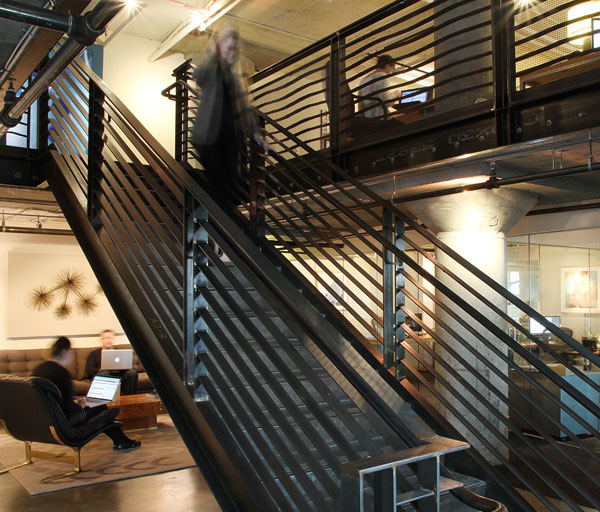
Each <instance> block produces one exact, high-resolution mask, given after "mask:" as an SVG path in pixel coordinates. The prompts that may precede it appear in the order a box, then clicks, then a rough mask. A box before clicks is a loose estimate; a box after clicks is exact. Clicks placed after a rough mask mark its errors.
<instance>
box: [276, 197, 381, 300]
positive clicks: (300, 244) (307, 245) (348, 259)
mask: <svg viewBox="0 0 600 512" xmlns="http://www.w3.org/2000/svg"><path fill="white" fill-rule="evenodd" d="M267 202H268V203H269V204H270V201H269V200H268V199H267ZM275 208H276V207H275ZM273 222H275V224H276V225H277V226H279V227H280V229H281V230H282V232H283V233H284V234H285V235H288V236H289V237H290V238H291V242H293V244H295V247H299V248H301V249H303V251H304V254H312V252H311V251H310V249H311V248H316V250H318V251H319V253H320V254H322V255H323V256H324V257H325V260H326V261H327V262H328V263H329V264H331V265H332V266H333V267H334V268H327V265H325V264H320V263H318V264H319V265H320V268H322V269H323V270H324V271H325V272H326V273H328V275H329V276H330V277H332V278H333V279H334V281H335V282H338V279H337V278H335V271H336V270H337V271H338V272H341V273H344V275H345V277H346V278H347V279H349V280H350V281H351V282H352V284H353V285H354V286H356V287H357V288H358V289H359V290H360V292H361V293H363V294H364V295H366V296H367V298H368V299H369V300H371V301H372V302H374V304H375V306H376V307H379V308H383V303H382V302H381V300H380V299H378V298H377V297H375V296H374V295H373V294H372V292H370V291H369V290H368V289H367V288H365V287H364V285H363V284H362V282H361V281H359V280H358V279H357V278H356V277H355V276H354V275H352V277H350V273H348V272H346V271H345V270H344V268H343V267H342V266H341V265H340V264H339V263H338V261H337V258H335V257H332V256H331V255H330V254H328V253H327V252H326V251H325V247H321V246H320V245H318V244H311V243H310V242H308V243H303V242H301V241H300V239H299V238H297V237H296V236H294V235H293V233H292V232H291V231H289V230H287V229H286V228H284V227H283V226H282V225H281V224H280V223H279V221H278V220H277V219H274V218H273ZM271 233H273V236H276V237H277V239H278V240H279V241H280V243H282V244H284V245H286V246H287V247H288V248H290V249H291V248H293V247H294V245H291V244H290V242H286V241H285V240H283V238H282V237H281V236H279V235H278V234H276V233H275V232H273V231H271ZM339 254H340V255H341V256H342V259H343V261H345V262H348V263H354V264H357V263H356V260H355V259H354V258H351V257H349V256H348V255H344V254H343V253H341V251H340V253H339ZM313 258H314V256H313ZM296 259H297V260H298V262H299V263H300V264H303V258H296ZM301 260H302V261H301ZM319 261H320V259H316V262H319ZM307 270H309V269H308V267H307ZM357 272H358V273H359V274H362V275H363V277H369V278H371V279H372V277H371V276H369V275H368V274H365V273H364V272H363V271H362V268H361V267H360V266H358V268H357ZM310 273H311V274H313V276H315V278H316V279H317V280H319V278H318V277H317V274H316V273H314V271H312V269H311V270H310ZM323 284H324V286H325V285H326V283H323ZM338 284H341V285H342V288H346V287H345V286H343V285H344V283H343V282H340V283H338ZM379 287H381V286H380V285H379ZM346 292H347V293H350V298H351V299H352V300H354V301H355V302H356V303H357V304H359V305H360V306H361V309H363V310H364V311H367V310H366V308H365V305H364V303H363V301H362V300H360V299H359V298H358V296H357V295H356V294H355V293H354V292H350V291H348V290H347V288H346ZM336 295H337V294H336ZM340 302H342V303H344V302H345V301H340Z"/></svg>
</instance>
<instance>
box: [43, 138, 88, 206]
mask: <svg viewBox="0 0 600 512" xmlns="http://www.w3.org/2000/svg"><path fill="white" fill-rule="evenodd" d="M51 152H52V160H53V162H54V163H55V164H56V166H57V168H58V169H60V172H61V173H62V175H63V176H64V179H65V181H66V183H67V184H68V186H69V188H70V189H71V190H72V192H73V195H74V196H75V198H76V200H77V202H78V203H79V204H80V205H81V207H82V208H84V207H85V206H87V188H83V189H82V187H81V185H80V182H79V181H78V177H77V176H76V174H75V173H74V172H73V171H74V170H75V171H77V167H76V165H75V164H69V162H68V160H71V159H72V158H71V156H70V155H66V154H61V153H59V152H58V151H57V150H56V149H51ZM77 174H79V173H77ZM79 178H81V176H79Z"/></svg>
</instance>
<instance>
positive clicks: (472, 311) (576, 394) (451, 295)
mask: <svg viewBox="0 0 600 512" xmlns="http://www.w3.org/2000/svg"><path fill="white" fill-rule="evenodd" d="M440 243H441V242H440ZM396 256H397V257H400V259H401V260H402V261H403V262H404V263H405V264H406V265H408V266H409V267H411V268H412V269H413V270H414V271H415V272H416V273H418V274H420V275H421V276H422V277H423V278H424V279H425V280H427V281H429V282H430V283H432V284H434V285H435V287H436V290H437V291H439V292H441V293H443V294H444V295H445V296H446V297H447V298H448V299H449V300H451V301H452V302H454V303H455V304H456V305H457V306H458V307H459V308H460V309H461V310H462V311H463V312H465V313H467V314H468V315H469V316H471V317H472V318H473V319H474V320H476V321H477V322H479V323H480V324H481V325H482V326H483V327H485V328H486V330H488V331H489V332H490V333H491V334H493V335H495V336H496V338H498V339H499V340H500V341H502V342H503V344H505V345H507V346H508V347H509V348H511V349H513V351H515V352H517V353H518V354H519V355H520V356H521V357H523V358H524V359H525V360H527V361H528V362H529V363H530V364H532V366H534V367H535V368H537V369H538V370H539V371H540V373H542V374H543V375H544V376H546V377H548V378H549V380H550V381H551V382H552V383H553V384H555V385H557V386H558V387H560V388H562V389H563V390H564V391H566V392H567V393H569V395H571V396H572V397H573V398H574V399H575V400H577V401H578V402H579V403H580V404H581V405H583V407H584V408H586V409H588V410H589V411H590V412H592V413H593V414H595V415H596V416H597V417H600V414H599V413H598V411H600V408H598V406H597V405H595V404H594V403H593V402H592V401H591V400H590V399H589V398H588V397H586V396H585V395H584V394H583V393H581V392H580V391H579V390H578V389H577V388H576V387H575V386H573V385H571V384H570V383H568V382H566V381H564V379H561V378H560V376H559V375H557V374H556V373H555V372H554V371H552V370H551V369H550V368H548V367H547V366H546V365H545V364H544V363H541V362H540V361H539V360H538V359H537V358H536V357H535V356H533V355H532V354H531V353H530V352H529V351H527V350H526V349H525V348H524V347H522V346H521V345H520V344H519V343H517V342H516V341H515V340H513V339H512V338H511V337H510V336H508V334H507V333H505V332H504V330H502V329H500V328H499V327H498V326H497V325H496V324H495V323H493V322H492V321H490V320H488V319H487V318H486V317H485V316H483V315H481V313H479V311H478V310H477V309H476V308H475V307H473V306H472V305H471V304H470V303H469V302H467V301H466V300H464V299H463V298H462V297H460V296H459V295H458V294H457V293H456V292H454V291H453V290H451V289H450V288H449V287H448V286H447V285H445V284H443V283H442V282H441V281H439V280H438V279H437V278H436V277H435V276H434V275H433V274H431V273H430V272H427V271H426V270H424V269H423V268H421V267H420V266H419V265H418V264H416V263H415V262H413V261H412V260H411V259H410V258H407V257H405V256H403V255H400V256H399V255H396ZM463 287H465V286H463ZM465 288H466V287H465ZM471 293H473V292H471ZM473 295H474V296H475V297H476V298H477V299H478V300H481V299H480V298H479V296H478V295H479V294H476V293H473ZM481 298H482V299H483V297H481ZM482 302H484V303H485V302H486V301H485V300H484V301H482ZM488 302H489V301H488ZM485 305H486V306H487V307H490V306H493V305H491V304H490V305H488V304H485ZM492 309H494V308H492ZM588 380H589V379H588Z"/></svg>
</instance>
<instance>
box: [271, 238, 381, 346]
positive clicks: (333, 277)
mask: <svg viewBox="0 0 600 512" xmlns="http://www.w3.org/2000/svg"><path fill="white" fill-rule="evenodd" d="M281 229H284V231H286V233H287V234H288V236H290V237H292V240H293V241H294V242H295V243H296V246H300V247H301V248H303V247H305V246H304V245H302V244H301V243H300V242H299V241H298V240H297V239H296V238H295V237H294V236H293V235H292V234H289V232H287V230H285V228H281ZM277 238H278V240H279V243H280V244H282V245H283V246H284V247H286V248H288V249H290V252H291V250H292V249H291V247H292V246H291V245H290V244H289V243H288V242H286V241H284V240H283V239H282V238H281V237H279V236H277ZM296 261H298V263H299V264H301V265H302V267H303V268H304V269H305V271H306V272H308V273H309V274H310V275H311V276H312V277H313V278H314V279H315V280H316V281H317V282H318V283H319V284H320V285H321V286H322V287H323V288H325V290H326V291H327V292H328V293H329V294H331V295H332V296H334V297H335V298H336V300H337V301H338V302H339V303H340V304H341V305H342V306H343V307H344V308H345V309H346V311H348V312H349V313H350V314H351V315H352V317H353V318H355V319H356V321H357V322H358V323H360V324H361V325H362V326H363V327H364V328H365V329H367V330H368V331H369V332H370V333H371V334H372V335H373V336H375V337H376V338H377V339H379V340H381V336H380V335H379V334H378V333H377V331H376V330H375V329H374V328H373V327H372V326H371V324H370V323H369V322H367V321H366V319H364V318H363V315H361V314H359V313H358V311H356V310H355V308H354V307H353V306H351V305H350V303H349V302H348V301H347V300H346V299H345V298H344V296H343V295H340V294H339V293H338V292H337V290H336V289H335V288H334V287H333V285H331V284H329V283H328V282H327V281H325V280H324V279H323V277H322V276H319V273H318V271H317V270H314V269H312V268H311V266H310V265H308V264H307V263H306V262H305V261H304V259H303V258H296ZM311 261H313V262H314V263H316V264H318V265H319V266H320V268H321V269H323V272H322V273H324V274H326V275H327V276H328V277H330V278H331V280H332V281H333V282H334V283H335V284H337V285H338V286H339V287H340V288H341V289H343V290H344V293H345V294H347V295H349V296H350V298H351V299H353V300H354V302H356V303H357V304H358V305H359V306H360V307H361V309H363V311H365V313H369V315H370V316H371V317H372V318H375V317H376V315H374V313H373V312H369V311H367V310H365V309H364V308H365V306H364V304H363V303H362V302H361V301H360V299H358V297H357V296H356V295H355V294H354V293H353V292H351V291H350V290H348V288H347V287H345V286H344V283H343V282H342V281H341V280H340V279H339V278H338V277H337V276H336V275H335V273H333V272H331V270H330V269H328V268H327V267H326V266H325V265H324V263H322V262H321V260H319V259H316V260H311ZM380 342H381V341H380Z"/></svg>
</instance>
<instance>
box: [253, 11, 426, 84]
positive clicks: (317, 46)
mask: <svg viewBox="0 0 600 512" xmlns="http://www.w3.org/2000/svg"><path fill="white" fill-rule="evenodd" d="M415 3H417V0H403V1H401V2H395V3H393V4H390V5H388V6H385V7H382V8H381V9H379V10H377V11H375V12H374V13H371V14H369V15H368V16H365V17H364V18H362V19H360V20H358V21H356V22H354V23H352V24H351V25H348V26H346V27H345V28H343V29H341V30H339V31H337V32H336V34H335V35H331V36H327V37H325V38H323V39H321V40H320V41H317V42H315V43H313V44H311V45H309V46H307V47H306V48H304V49H303V50H301V51H300V52H298V53H296V54H294V55H292V56H290V57H288V58H286V59H283V60H281V61H279V62H277V63H276V64H273V65H271V66H269V67H267V68H265V69H263V70H262V71H260V72H258V73H256V74H255V75H253V76H252V77H250V78H251V80H252V82H256V81H258V80H262V79H264V78H265V77H267V76H270V75H272V74H274V73H276V72H278V71H281V70H282V69H285V68H287V67H289V66H290V65H291V64H294V63H296V62H298V61H299V60H302V59H303V58H306V57H307V56H309V55H312V54H314V53H316V52H317V51H320V50H323V49H324V48H326V47H327V46H329V45H330V43H331V41H332V39H334V38H335V37H340V38H343V37H346V36H347V35H349V34H352V33H354V32H357V31H358V30H361V29H362V28H365V27H368V26H370V25H371V24H372V23H375V22H376V21H378V20H380V19H383V18H385V17H387V16H390V15H391V14H394V13H395V12H397V11H398V10H400V9H404V8H405V7H406V6H408V5H411V4H415Z"/></svg>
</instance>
